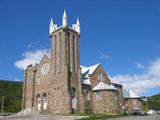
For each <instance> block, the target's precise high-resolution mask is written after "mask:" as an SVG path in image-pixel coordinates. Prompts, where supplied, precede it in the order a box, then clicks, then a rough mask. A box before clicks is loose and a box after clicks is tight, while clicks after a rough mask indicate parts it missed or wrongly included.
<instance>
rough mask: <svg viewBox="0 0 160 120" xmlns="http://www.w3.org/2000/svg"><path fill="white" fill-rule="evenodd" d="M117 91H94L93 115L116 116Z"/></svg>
mask: <svg viewBox="0 0 160 120" xmlns="http://www.w3.org/2000/svg"><path fill="white" fill-rule="evenodd" d="M117 94H118V92H117V91H106V90H105V91H95V92H93V113H95V114H117V113H118V98H117Z"/></svg>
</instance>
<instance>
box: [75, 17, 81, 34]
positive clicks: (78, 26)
mask: <svg viewBox="0 0 160 120" xmlns="http://www.w3.org/2000/svg"><path fill="white" fill-rule="evenodd" d="M76 31H77V32H78V34H80V32H81V28H80V22H79V18H77V22H76Z"/></svg>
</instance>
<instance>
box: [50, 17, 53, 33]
mask: <svg viewBox="0 0 160 120" xmlns="http://www.w3.org/2000/svg"><path fill="white" fill-rule="evenodd" d="M53 31H54V24H53V19H52V18H51V22H50V25H49V34H50V35H51V33H52V32H53Z"/></svg>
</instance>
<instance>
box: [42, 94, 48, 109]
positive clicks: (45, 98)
mask: <svg viewBox="0 0 160 120" xmlns="http://www.w3.org/2000/svg"><path fill="white" fill-rule="evenodd" d="M47 104H48V98H47V94H45V93H44V94H43V110H47Z"/></svg>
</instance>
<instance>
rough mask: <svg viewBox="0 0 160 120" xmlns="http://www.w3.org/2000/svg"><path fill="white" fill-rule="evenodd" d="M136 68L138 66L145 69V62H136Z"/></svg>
mask: <svg viewBox="0 0 160 120" xmlns="http://www.w3.org/2000/svg"><path fill="white" fill-rule="evenodd" d="M136 68H138V69H144V68H145V66H144V65H143V64H141V63H136Z"/></svg>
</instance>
